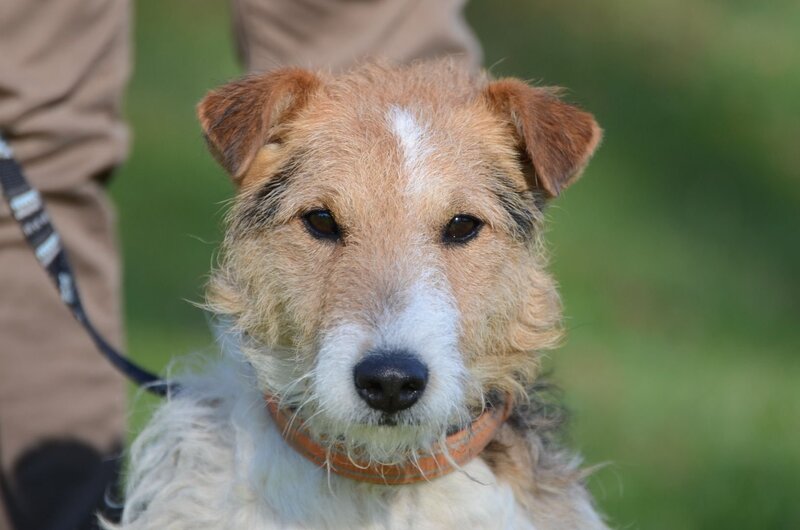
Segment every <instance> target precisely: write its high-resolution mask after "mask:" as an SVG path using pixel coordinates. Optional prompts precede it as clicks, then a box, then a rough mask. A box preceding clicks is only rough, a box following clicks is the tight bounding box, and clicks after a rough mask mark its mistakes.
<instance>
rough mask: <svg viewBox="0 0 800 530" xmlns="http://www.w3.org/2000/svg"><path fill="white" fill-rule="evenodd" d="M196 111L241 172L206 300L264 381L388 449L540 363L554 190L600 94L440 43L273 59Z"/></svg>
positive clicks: (568, 178) (424, 433)
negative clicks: (560, 89) (291, 62)
mask: <svg viewBox="0 0 800 530" xmlns="http://www.w3.org/2000/svg"><path fill="white" fill-rule="evenodd" d="M198 111H199V116H200V121H201V124H202V127H203V129H204V132H205V134H206V137H207V140H208V143H209V146H210V148H211V151H212V153H213V154H214V155H215V157H216V158H217V160H218V161H219V162H220V163H221V164H222V166H223V167H224V168H225V169H226V170H227V171H228V172H229V173H230V174H231V176H232V178H233V180H234V182H235V183H236V184H237V186H238V194H237V197H236V201H235V204H234V206H233V208H232V211H231V213H230V218H229V226H228V232H227V235H226V241H225V245H224V249H223V258H222V260H221V266H220V267H219V270H218V271H217V272H216V274H215V276H214V278H213V280H212V283H211V288H210V293H209V304H210V306H211V307H212V308H213V309H214V310H215V311H217V312H219V313H222V314H226V315H228V316H229V317H230V318H231V319H232V321H233V322H234V323H235V327H236V328H237V330H238V331H239V332H241V334H242V337H243V341H242V342H243V350H244V351H245V354H246V356H247V359H248V360H249V362H250V363H251V364H252V365H253V366H254V367H255V370H256V373H257V374H258V378H259V383H260V385H261V386H262V387H263V390H264V391H265V392H269V393H271V394H273V395H275V396H277V397H278V398H280V400H281V402H282V403H283V404H284V405H285V406H288V407H292V408H294V409H296V410H297V409H299V413H300V414H301V415H302V416H303V417H304V418H305V419H306V422H307V424H308V425H309V426H310V427H311V428H312V429H314V430H316V431H317V433H319V434H324V435H325V436H324V438H326V439H330V440H336V439H342V438H344V439H346V440H347V441H348V442H350V443H352V444H354V445H357V446H359V447H361V448H362V449H363V450H365V451H367V452H368V453H369V454H370V456H372V457H373V458H375V459H379V460H382V461H387V460H391V459H393V458H395V457H396V456H397V454H398V453H401V452H402V451H403V450H404V449H410V448H419V447H424V446H426V445H427V444H430V443H431V442H432V441H434V440H436V439H437V438H440V437H441V436H443V435H444V433H445V432H446V431H447V429H448V428H450V427H452V426H453V425H460V424H463V423H464V422H466V421H468V420H469V419H470V417H471V415H472V414H474V413H475V412H476V411H480V410H481V408H482V406H483V405H484V403H485V400H487V399H489V398H490V396H492V395H494V393H515V392H519V391H520V389H521V388H523V387H524V386H525V385H526V384H527V383H529V382H530V381H531V380H532V379H533V377H534V376H535V374H536V371H537V366H538V358H537V353H536V352H538V351H541V350H544V349H547V348H551V347H553V346H554V345H555V344H556V343H557V341H558V339H559V336H560V325H559V323H560V306H559V299H558V296H557V293H556V289H555V285H554V282H553V280H552V279H551V278H550V277H549V276H548V274H547V273H546V272H545V270H544V265H545V263H544V262H545V258H544V256H543V251H542V247H541V245H540V237H539V236H540V233H541V229H542V220H543V214H542V209H543V207H544V206H545V205H546V203H547V202H548V201H549V200H551V199H553V198H554V197H556V196H557V195H558V194H559V193H560V192H561V190H563V189H564V188H566V187H567V186H569V185H570V184H571V183H572V182H573V181H574V180H575V179H576V178H577V177H578V175H579V173H580V171H581V170H582V169H583V167H584V165H585V164H586V162H587V161H588V159H589V158H590V156H591V155H592V152H593V151H594V149H595V147H596V146H597V144H598V141H599V139H600V129H599V128H598V126H597V124H596V123H595V121H594V119H593V118H592V116H591V115H590V114H587V113H585V112H583V111H581V110H579V109H577V108H575V107H572V106H570V105H567V104H565V103H563V102H561V101H560V100H559V99H558V98H557V97H556V96H555V94H554V93H553V91H551V90H548V89H543V88H534V87H530V86H528V85H527V84H525V83H523V82H521V81H518V80H513V79H507V80H499V81H489V80H488V79H487V78H486V77H483V76H472V75H470V74H468V73H466V72H463V71H461V70H460V69H458V68H457V67H455V66H453V65H452V64H451V63H449V62H447V61H438V62H432V63H421V64H417V65H414V66H410V67H404V68H391V67H386V66H375V65H372V66H365V67H361V68H359V69H356V70H355V71H353V72H351V73H348V74H345V75H343V76H339V77H328V76H326V75H322V74H313V73H310V72H308V71H305V70H299V69H284V70H278V71H275V72H271V73H267V74H263V75H257V76H251V77H246V78H244V79H242V80H239V81H235V82H233V83H230V84H228V85H225V86H223V87H221V88H219V89H218V90H215V91H213V92H211V93H210V94H209V95H208V96H206V98H205V99H203V101H202V102H201V103H200V105H199V107H198Z"/></svg>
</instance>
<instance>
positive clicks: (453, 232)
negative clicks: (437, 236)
mask: <svg viewBox="0 0 800 530" xmlns="http://www.w3.org/2000/svg"><path fill="white" fill-rule="evenodd" d="M481 226H483V222H482V221H481V220H480V219H476V218H475V217H472V216H471V215H466V214H458V215H456V216H455V217H453V218H452V219H450V222H449V223H447V226H445V227H444V242H445V243H466V242H467V241H469V240H470V239H472V238H474V237H475V236H476V235H478V232H479V231H480V229H481Z"/></svg>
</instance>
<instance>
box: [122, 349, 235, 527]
mask: <svg viewBox="0 0 800 530" xmlns="http://www.w3.org/2000/svg"><path fill="white" fill-rule="evenodd" d="M235 369H236V368H235V367H234V366H232V365H231V364H230V363H217V364H214V365H211V366H209V367H208V368H206V369H204V370H203V372H202V374H198V375H193V376H189V377H183V378H180V379H179V381H178V382H179V384H180V390H179V391H178V392H177V393H176V395H174V396H170V397H169V398H168V399H167V400H166V401H165V402H164V403H162V404H161V405H160V406H159V408H158V409H157V410H156V411H155V413H154V414H153V417H152V418H151V420H150V422H149V423H148V424H147V426H146V427H145V428H144V430H143V431H142V432H141V433H140V434H139V435H138V437H137V438H136V440H135V442H134V443H133V445H132V446H131V449H130V455H129V456H130V467H129V469H128V476H127V487H126V500H125V510H124V512H123V520H122V523H121V525H120V526H119V527H115V526H113V525H109V524H106V528H108V529H114V528H117V529H125V530H134V529H144V528H147V529H150V528H171V529H179V528H187V529H188V528H202V527H205V528H223V527H226V524H225V523H223V521H225V519H226V517H225V515H224V512H225V510H224V507H225V506H226V505H227V503H226V502H225V501H224V499H226V498H229V496H230V495H231V492H230V491H229V489H230V486H231V485H232V484H234V483H235V477H234V474H235V465H234V462H233V460H234V454H235V451H234V446H235V444H236V443H237V441H236V439H237V436H236V426H235V417H236V415H235V409H236V407H237V405H239V404H240V402H241V400H242V399H243V395H242V391H241V389H239V388H237V384H238V383H237V378H236V376H235V374H234V373H233V371H234V370H235ZM223 490H224V491H223ZM176 525H178V526H176Z"/></svg>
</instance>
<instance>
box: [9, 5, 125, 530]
mask: <svg viewBox="0 0 800 530" xmlns="http://www.w3.org/2000/svg"><path fill="white" fill-rule="evenodd" d="M129 8H130V6H129V4H128V2H127V1H124V0H40V1H37V2H30V1H29V0H4V6H3V9H2V10H0V49H2V50H3V53H2V55H3V59H2V61H0V134H2V135H3V137H4V138H5V139H6V140H7V141H8V142H9V144H10V145H11V147H12V149H13V150H14V153H15V157H16V158H17V160H18V161H19V162H20V164H21V165H22V167H23V169H24V170H25V172H26V174H27V175H28V177H29V178H30V180H31V181H32V183H33V185H34V186H35V187H37V188H38V189H39V190H40V191H41V192H42V194H43V196H44V198H45V202H46V205H47V208H48V210H49V212H50V214H51V216H52V217H53V220H54V224H55V226H56V228H57V230H59V232H60V233H61V235H62V237H63V241H64V246H65V247H66V249H67V253H68V256H69V259H70V261H71V262H72V265H73V268H74V269H75V272H76V275H77V281H78V284H79V287H80V289H81V292H82V295H83V298H84V302H85V304H86V306H87V311H88V312H89V314H90V316H91V318H92V319H93V321H94V322H95V324H96V325H97V327H98V328H99V329H100V330H101V333H103V334H104V335H105V336H106V337H107V338H108V339H109V340H110V341H111V342H112V343H113V344H115V345H117V346H119V345H120V344H121V342H122V325H121V306H120V273H119V258H118V255H117V250H116V244H115V223H114V212H113V209H112V207H111V205H110V204H109V202H108V199H107V197H106V191H105V189H104V186H103V184H102V182H101V181H102V180H103V179H104V178H106V177H107V176H108V175H109V173H110V171H111V170H112V169H113V168H114V167H115V166H117V165H118V164H119V163H120V162H121V161H122V160H123V158H124V157H125V154H126V149H127V138H126V129H125V126H124V123H123V122H122V119H121V98H122V93H123V90H124V87H125V83H126V81H127V78H128V70H129V65H130V61H129V51H130V49H129ZM0 293H2V295H0V465H1V466H2V467H1V469H2V473H3V475H2V478H3V486H4V488H3V492H2V493H3V497H0V512H2V511H3V510H5V512H6V519H7V520H6V522H5V523H4V522H3V520H2V519H3V518H2V516H1V515H0V529H3V530H5V529H6V528H9V521H13V523H14V524H15V526H16V528H18V529H23V528H50V527H51V525H53V524H54V523H55V522H56V521H57V522H58V523H59V524H61V525H67V526H58V528H85V527H89V526H90V525H91V521H92V520H93V519H94V516H93V515H92V512H93V511H94V510H95V509H96V508H97V507H98V505H99V504H100V503H102V500H103V494H104V493H105V491H106V489H107V487H108V483H109V480H110V479H111V477H112V476H113V474H114V472H115V470H114V468H115V465H114V463H113V461H112V460H110V459H111V458H112V456H113V452H114V451H115V450H116V449H117V448H118V447H119V445H120V443H121V441H122V439H123V437H124V433H125V420H126V409H125V384H124V380H123V378H122V377H121V376H120V375H119V374H117V373H116V371H115V370H114V369H113V368H112V367H111V366H110V365H109V364H108V363H107V362H106V361H105V360H104V359H103V358H102V356H101V355H100V354H99V353H98V352H97V351H96V349H95V347H94V345H93V344H92V342H91V341H90V340H89V338H88V337H87V336H86V333H85V331H84V330H83V328H82V327H81V326H80V325H79V324H78V323H77V322H75V321H74V319H73V318H72V316H71V315H70V313H69V312H68V310H67V309H66V308H65V307H64V306H63V304H62V302H61V301H60V299H59V297H58V294H57V292H56V289H55V287H54V286H53V285H52V283H51V281H50V279H49V277H48V276H47V275H46V273H45V272H44V271H43V270H42V269H41V267H40V266H39V264H38V262H37V261H36V260H35V258H34V257H33V254H32V251H31V249H30V248H28V247H27V245H26V243H25V241H24V240H23V238H22V235H21V232H20V229H19V227H18V226H17V225H16V223H15V222H14V221H13V220H12V219H11V218H10V216H9V212H8V209H7V207H6V205H5V204H2V205H0Z"/></svg>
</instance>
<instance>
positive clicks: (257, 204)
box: [237, 160, 295, 228]
mask: <svg viewBox="0 0 800 530" xmlns="http://www.w3.org/2000/svg"><path fill="white" fill-rule="evenodd" d="M294 171H295V165H294V163H293V162H292V161H291V160H290V161H288V162H287V163H285V164H284V165H283V166H282V167H281V169H279V170H278V172H277V173H275V174H274V175H272V176H271V177H270V178H269V179H267V181H266V182H265V183H264V184H262V185H261V186H260V187H259V188H258V189H257V190H255V191H254V192H253V193H251V194H250V197H248V199H247V200H246V202H245V204H244V205H243V208H242V209H241V211H240V213H239V215H238V216H237V217H238V218H239V219H238V224H239V225H240V226H241V225H246V226H247V227H248V228H263V227H265V226H267V225H269V224H270V222H271V221H272V220H273V219H274V218H275V215H277V213H278V208H279V207H280V203H281V199H283V195H284V192H285V191H286V188H287V187H288V185H289V182H290V180H291V178H292V175H293V174H294Z"/></svg>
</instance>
